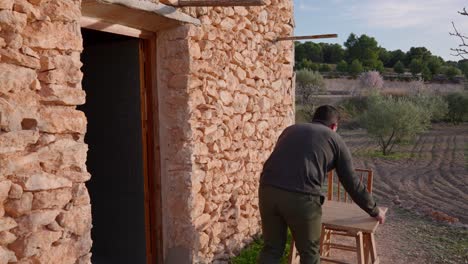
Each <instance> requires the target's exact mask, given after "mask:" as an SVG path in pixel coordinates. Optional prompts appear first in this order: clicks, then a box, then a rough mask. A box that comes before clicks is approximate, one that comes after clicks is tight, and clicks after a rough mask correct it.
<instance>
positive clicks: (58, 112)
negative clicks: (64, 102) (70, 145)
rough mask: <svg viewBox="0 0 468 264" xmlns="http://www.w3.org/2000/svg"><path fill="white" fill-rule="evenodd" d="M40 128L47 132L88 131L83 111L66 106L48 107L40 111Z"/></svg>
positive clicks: (83, 132)
mask: <svg viewBox="0 0 468 264" xmlns="http://www.w3.org/2000/svg"><path fill="white" fill-rule="evenodd" d="M39 115H40V121H39V123H38V129H39V130H40V131H43V132H47V133H80V134H85V133H86V125H87V121H86V116H85V115H84V113H83V112H81V111H78V110H75V109H71V108H65V107H63V108H62V107H46V108H42V109H40V111H39Z"/></svg>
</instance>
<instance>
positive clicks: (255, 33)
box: [158, 0, 294, 263]
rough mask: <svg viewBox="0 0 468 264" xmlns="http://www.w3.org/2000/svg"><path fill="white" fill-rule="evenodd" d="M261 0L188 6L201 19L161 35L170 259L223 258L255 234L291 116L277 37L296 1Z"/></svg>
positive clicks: (287, 66) (287, 51)
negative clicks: (263, 181) (268, 166)
mask: <svg viewBox="0 0 468 264" xmlns="http://www.w3.org/2000/svg"><path fill="white" fill-rule="evenodd" d="M266 3H267V5H266V6H265V7H248V8H246V7H214V8H184V9H183V11H184V12H186V13H188V14H190V15H192V16H194V17H197V18H199V19H200V20H201V22H202V25H201V26H200V27H197V26H192V25H188V26H184V27H181V28H178V29H177V30H171V31H168V32H164V33H161V34H159V36H158V39H159V41H158V48H159V51H160V52H159V57H158V62H159V67H160V68H159V75H158V76H160V77H161V78H160V80H159V83H158V84H159V93H160V94H159V97H160V102H161V106H160V115H161V116H160V122H161V124H160V125H161V144H162V146H161V157H162V174H163V183H162V184H163V187H164V189H165V193H164V194H163V203H165V204H166V205H165V206H167V207H166V208H165V209H166V210H164V212H165V213H166V215H165V226H166V232H167V233H166V237H167V240H165V241H166V248H167V251H166V254H167V257H168V260H169V261H177V260H180V259H177V257H178V256H179V257H180V256H182V255H183V256H186V257H188V258H189V259H191V260H192V261H193V263H211V262H212V261H215V262H224V261H226V260H227V259H228V258H229V257H231V256H232V255H234V254H236V253H238V252H239V250H240V249H241V248H243V247H244V246H245V245H247V244H248V243H249V242H251V241H252V238H253V237H254V236H255V235H257V234H259V232H260V217H259V211H258V201H257V200H258V198H257V189H258V180H259V175H260V172H261V169H262V164H263V162H264V161H265V159H266V158H267V157H268V155H269V154H270V152H271V150H272V148H273V146H274V144H275V142H276V140H277V137H278V135H279V133H280V132H281V131H282V130H283V128H285V127H286V126H288V125H290V124H292V123H293V122H294V106H293V102H294V90H293V83H292V76H293V60H294V58H293V43H292V42H290V41H289V42H288V41H286V42H274V41H273V40H274V39H275V38H277V37H279V36H290V35H291V34H292V31H293V20H292V1H280V0H267V1H266ZM187 55H188V59H186V56H187ZM170 263H171V262H170ZM174 263H176V262H174Z"/></svg>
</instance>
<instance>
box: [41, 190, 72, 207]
mask: <svg viewBox="0 0 468 264" xmlns="http://www.w3.org/2000/svg"><path fill="white" fill-rule="evenodd" d="M71 199H72V192H71V188H63V189H57V190H50V191H41V192H36V193H34V200H33V203H32V209H33V210H36V209H50V208H58V209H61V208H63V207H64V206H65V205H66V204H67V203H68V202H70V200H71Z"/></svg>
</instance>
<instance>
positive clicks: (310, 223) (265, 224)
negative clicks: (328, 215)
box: [257, 186, 322, 264]
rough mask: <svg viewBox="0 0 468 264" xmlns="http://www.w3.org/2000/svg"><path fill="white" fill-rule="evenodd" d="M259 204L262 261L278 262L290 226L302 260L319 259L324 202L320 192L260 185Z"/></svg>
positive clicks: (308, 262)
mask: <svg viewBox="0 0 468 264" xmlns="http://www.w3.org/2000/svg"><path fill="white" fill-rule="evenodd" d="M259 206H260V215H261V218H262V231H263V240H264V246H263V249H262V251H261V252H260V255H259V257H258V262H257V263H259V264H276V263H280V259H281V257H282V256H283V254H284V248H285V245H286V238H287V230H288V227H289V229H290V230H291V233H292V235H293V237H294V240H295V241H296V248H297V250H298V251H299V255H300V257H301V264H317V263H320V253H319V246H320V232H321V218H322V205H321V198H320V196H314V195H308V194H302V193H297V192H288V191H285V190H282V189H278V188H275V187H271V186H260V189H259Z"/></svg>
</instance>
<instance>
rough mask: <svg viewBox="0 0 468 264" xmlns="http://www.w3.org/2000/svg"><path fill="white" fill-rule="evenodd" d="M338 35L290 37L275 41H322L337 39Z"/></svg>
mask: <svg viewBox="0 0 468 264" xmlns="http://www.w3.org/2000/svg"><path fill="white" fill-rule="evenodd" d="M337 37H338V34H325V35H311V36H292V37H280V38H277V39H276V41H283V40H301V39H324V38H337Z"/></svg>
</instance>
